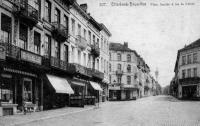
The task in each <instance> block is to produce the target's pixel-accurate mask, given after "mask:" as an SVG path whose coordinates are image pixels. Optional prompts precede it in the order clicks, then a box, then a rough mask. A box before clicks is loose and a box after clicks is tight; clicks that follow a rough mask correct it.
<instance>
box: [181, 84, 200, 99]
mask: <svg viewBox="0 0 200 126" xmlns="http://www.w3.org/2000/svg"><path fill="white" fill-rule="evenodd" d="M197 87H198V86H197V85H187V86H182V98H183V99H194V98H197V97H198V96H197V95H198V90H197Z"/></svg>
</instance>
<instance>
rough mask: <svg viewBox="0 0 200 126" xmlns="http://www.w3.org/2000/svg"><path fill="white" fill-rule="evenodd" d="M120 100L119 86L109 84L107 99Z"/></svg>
mask: <svg viewBox="0 0 200 126" xmlns="http://www.w3.org/2000/svg"><path fill="white" fill-rule="evenodd" d="M115 100H121V90H120V86H109V101H115Z"/></svg>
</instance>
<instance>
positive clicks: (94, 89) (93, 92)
mask: <svg viewBox="0 0 200 126" xmlns="http://www.w3.org/2000/svg"><path fill="white" fill-rule="evenodd" d="M102 91H103V89H102V88H101V86H100V85H99V84H98V83H96V82H94V81H90V82H89V84H88V87H87V95H86V96H91V97H94V98H95V103H99V102H100V101H101V99H102Z"/></svg>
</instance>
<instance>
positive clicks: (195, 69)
mask: <svg viewBox="0 0 200 126" xmlns="http://www.w3.org/2000/svg"><path fill="white" fill-rule="evenodd" d="M193 72H194V77H197V68H193Z"/></svg>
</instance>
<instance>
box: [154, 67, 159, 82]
mask: <svg viewBox="0 0 200 126" xmlns="http://www.w3.org/2000/svg"><path fill="white" fill-rule="evenodd" d="M155 75H156V81H158V76H159V71H158V68H156V71H155Z"/></svg>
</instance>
